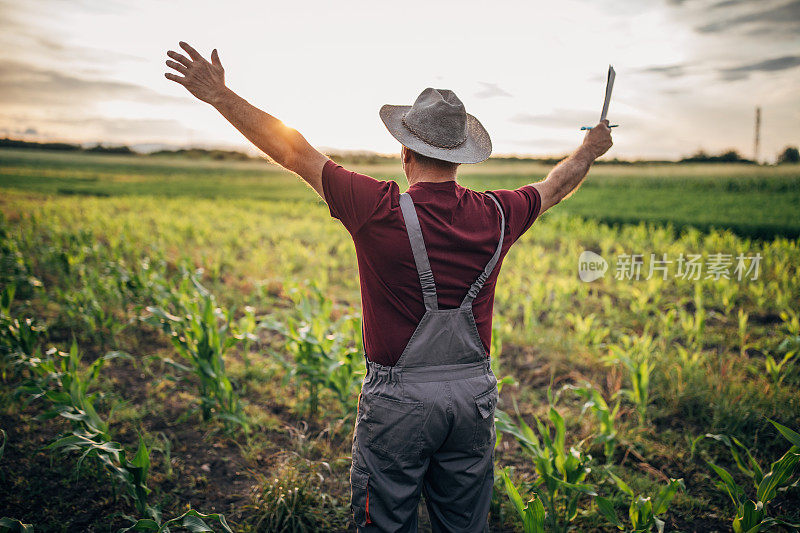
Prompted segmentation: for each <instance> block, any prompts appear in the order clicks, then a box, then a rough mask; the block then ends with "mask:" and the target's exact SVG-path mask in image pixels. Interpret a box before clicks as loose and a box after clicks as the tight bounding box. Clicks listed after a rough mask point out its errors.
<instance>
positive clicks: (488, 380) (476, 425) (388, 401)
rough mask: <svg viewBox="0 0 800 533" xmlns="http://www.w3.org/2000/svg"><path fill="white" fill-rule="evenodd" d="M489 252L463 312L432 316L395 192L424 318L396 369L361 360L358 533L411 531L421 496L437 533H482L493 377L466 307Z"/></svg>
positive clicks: (355, 496) (427, 275)
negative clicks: (363, 370)
mask: <svg viewBox="0 0 800 533" xmlns="http://www.w3.org/2000/svg"><path fill="white" fill-rule="evenodd" d="M489 196H490V197H491V198H492V200H493V201H494V202H495V204H497V210H498V212H499V216H500V240H499V242H498V244H497V249H496V250H495V252H494V255H493V256H492V258H491V259H490V260H489V263H488V264H487V265H486V267H485V268H484V269H483V272H481V274H480V275H479V276H478V279H477V280H475V282H474V283H473V284H472V286H471V287H470V288H469V291H468V292H467V294H466V296H465V297H464V300H463V301H462V302H461V306H460V307H457V308H455V309H439V306H438V302H437V298H436V286H435V284H434V279H433V274H432V272H431V267H430V263H429V261H428V254H427V252H426V250H425V243H424V242H423V239H422V230H421V229H420V225H419V219H418V218H417V212H416V210H415V208H414V203H413V201H412V200H411V196H410V195H409V194H408V193H404V194H402V195H400V208H401V211H402V214H403V219H404V221H405V225H406V230H407V231H408V237H409V240H410V241H411V250H412V252H413V254H414V262H415V263H416V266H417V272H418V274H419V280H420V284H421V285H422V297H423V300H424V301H425V314H424V315H423V317H422V320H421V321H420V323H419V325H418V326H417V328H416V330H415V331H414V333H413V335H412V336H411V339H410V340H409V341H408V344H407V345H406V347H405V349H404V350H403V353H402V355H401V356H400V359H399V360H398V361H397V363H396V365H395V366H391V367H387V366H382V365H380V364H377V363H374V362H371V361H367V375H366V376H365V378H364V383H363V386H362V389H361V396H360V398H359V407H358V414H357V416H356V428H355V435H354V438H353V464H352V467H351V470H350V488H351V507H352V511H353V518H354V520H355V523H356V526H357V527H358V530H359V531H364V532H373V531H391V532H395V531H399V532H416V531H417V506H418V504H419V499H420V494H421V493H424V495H425V502H426V504H427V507H428V512H429V515H430V519H431V525H432V527H433V531H434V532H440V531H442V532H443V531H447V532H450V531H458V532H462V531H465V532H480V531H488V524H487V517H488V514H489V503H490V500H491V494H492V485H493V481H494V445H495V442H496V436H495V429H494V409H495V406H496V404H497V400H498V393H497V379H496V378H495V376H494V374H493V373H492V370H491V368H490V366H489V357H488V355H487V354H486V352H485V350H484V347H483V343H482V342H481V338H480V335H479V334H478V329H477V326H476V324H475V318H474V316H473V314H472V301H473V300H474V299H475V297H476V296H477V294H478V292H479V291H480V290H481V288H482V287H483V284H484V283H485V281H486V279H487V278H488V277H489V275H490V274H491V273H492V270H494V268H495V266H496V265H497V262H498V260H499V258H500V251H501V248H502V246H503V236H504V233H505V215H504V214H503V209H502V207H501V206H500V204H499V202H498V201H497V199H496V198H494V196H491V195H489Z"/></svg>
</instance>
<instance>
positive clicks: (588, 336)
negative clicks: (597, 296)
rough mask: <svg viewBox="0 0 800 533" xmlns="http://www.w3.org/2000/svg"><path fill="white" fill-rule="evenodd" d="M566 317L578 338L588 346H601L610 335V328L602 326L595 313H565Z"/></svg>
mask: <svg viewBox="0 0 800 533" xmlns="http://www.w3.org/2000/svg"><path fill="white" fill-rule="evenodd" d="M566 319H567V321H568V322H569V323H570V325H571V326H572V329H573V331H575V334H576V336H577V338H578V340H579V341H580V342H582V343H584V344H587V345H588V346H591V347H595V346H602V344H603V343H604V342H605V340H606V339H607V338H608V337H609V336H610V335H611V328H609V327H607V326H602V325H601V324H600V321H599V320H598V319H597V315H595V314H590V315H586V316H583V315H582V314H580V313H567V314H566Z"/></svg>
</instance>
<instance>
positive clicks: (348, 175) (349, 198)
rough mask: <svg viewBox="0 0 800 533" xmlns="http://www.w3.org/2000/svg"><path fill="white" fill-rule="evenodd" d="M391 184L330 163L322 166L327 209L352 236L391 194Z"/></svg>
mask: <svg viewBox="0 0 800 533" xmlns="http://www.w3.org/2000/svg"><path fill="white" fill-rule="evenodd" d="M390 183H391V182H388V181H379V180H376V179H375V178H371V177H369V176H365V175H363V174H359V173H357V172H352V171H350V170H347V169H346V168H344V167H342V166H341V165H337V164H336V163H334V162H333V161H330V160H329V161H327V162H326V163H325V166H323V167H322V192H323V193H325V201H326V202H327V203H328V209H330V212H331V216H332V217H333V218H337V219H339V220H340V221H341V222H342V224H343V225H344V227H345V228H346V229H347V231H349V232H350V234H351V235H355V234H356V233H358V231H359V230H360V229H361V227H362V226H363V225H364V223H366V222H367V221H368V220H369V219H370V217H371V216H372V215H373V214H374V213H375V210H376V209H377V207H378V205H379V204H380V201H381V199H382V198H384V197H385V196H386V195H387V194H389V191H390Z"/></svg>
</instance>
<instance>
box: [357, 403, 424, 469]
mask: <svg viewBox="0 0 800 533" xmlns="http://www.w3.org/2000/svg"><path fill="white" fill-rule="evenodd" d="M364 400H365V401H364V406H365V407H366V409H365V410H364V418H363V422H364V424H365V425H366V426H367V443H366V444H367V447H368V448H369V449H370V450H372V451H373V452H377V453H380V452H382V453H383V454H384V455H387V454H388V455H389V456H390V457H391V456H393V455H408V454H417V453H419V452H420V451H421V450H422V440H421V436H422V402H408V401H400V400H394V399H392V398H385V397H383V396H374V395H368V396H365V397H364Z"/></svg>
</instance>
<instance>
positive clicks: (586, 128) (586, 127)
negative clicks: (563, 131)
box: [581, 124, 619, 131]
mask: <svg viewBox="0 0 800 533" xmlns="http://www.w3.org/2000/svg"><path fill="white" fill-rule="evenodd" d="M618 127H619V124H611V125H610V126H609V128H618ZM592 128H594V126H581V131H583V130H590V129H592Z"/></svg>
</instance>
